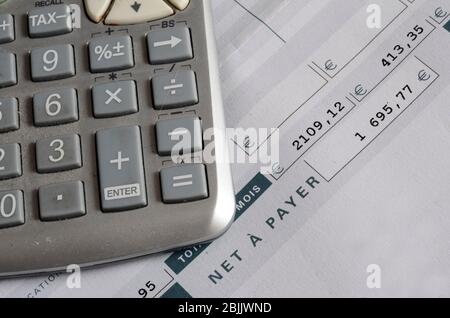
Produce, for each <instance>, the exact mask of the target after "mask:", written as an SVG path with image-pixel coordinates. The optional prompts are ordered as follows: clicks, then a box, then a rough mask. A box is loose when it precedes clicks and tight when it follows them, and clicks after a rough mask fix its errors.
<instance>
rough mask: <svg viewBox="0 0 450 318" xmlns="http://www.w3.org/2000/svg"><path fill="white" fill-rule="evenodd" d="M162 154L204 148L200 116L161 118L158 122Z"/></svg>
mask: <svg viewBox="0 0 450 318" xmlns="http://www.w3.org/2000/svg"><path fill="white" fill-rule="evenodd" d="M156 140H157V144H158V153H159V155H160V156H170V155H174V156H177V155H181V154H189V153H194V152H198V151H202V150H203V140H202V125H201V122H200V118H198V117H183V118H175V119H165V120H160V121H158V122H157V123H156Z"/></svg>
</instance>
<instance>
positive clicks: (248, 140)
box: [244, 136, 255, 149]
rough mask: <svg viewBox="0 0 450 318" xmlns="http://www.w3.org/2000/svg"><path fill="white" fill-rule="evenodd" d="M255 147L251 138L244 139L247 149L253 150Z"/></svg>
mask: <svg viewBox="0 0 450 318" xmlns="http://www.w3.org/2000/svg"><path fill="white" fill-rule="evenodd" d="M254 145H255V143H254V142H252V141H251V139H250V137H249V136H247V137H245V139H244V147H245V148H246V149H249V148H252V147H253V146H254Z"/></svg>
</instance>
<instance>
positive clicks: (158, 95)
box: [152, 71, 198, 109]
mask: <svg viewBox="0 0 450 318" xmlns="http://www.w3.org/2000/svg"><path fill="white" fill-rule="evenodd" d="M152 90H153V104H154V107H155V109H173V108H179V107H184V106H192V105H195V104H197V103H198V93H197V80H196V78H195V73H194V72H193V71H178V72H174V73H169V74H165V75H157V76H154V77H153V78H152Z"/></svg>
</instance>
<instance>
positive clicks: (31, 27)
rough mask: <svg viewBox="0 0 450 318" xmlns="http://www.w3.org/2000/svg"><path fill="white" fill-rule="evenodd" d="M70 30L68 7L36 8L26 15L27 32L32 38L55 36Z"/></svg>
mask: <svg viewBox="0 0 450 318" xmlns="http://www.w3.org/2000/svg"><path fill="white" fill-rule="evenodd" d="M72 30H73V26H72V15H71V9H70V7H69V6H68V5H65V4H62V5H58V6H53V7H46V8H37V9H34V10H32V11H30V13H29V14H28V32H29V35H30V37H32V38H42V37H49V36H55V35H60V34H65V33H70V32H72Z"/></svg>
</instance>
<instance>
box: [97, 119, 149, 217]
mask: <svg viewBox="0 0 450 318" xmlns="http://www.w3.org/2000/svg"><path fill="white" fill-rule="evenodd" d="M97 162H98V168H99V178H100V196H101V204H102V210H103V211H104V212H117V211H125V210H132V209H137V208H141V207H145V206H146V205H147V191H146V187H145V176H144V161H143V155H142V140H141V131H140V129H139V127H138V126H130V127H119V128H110V129H105V130H100V131H99V132H97Z"/></svg>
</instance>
